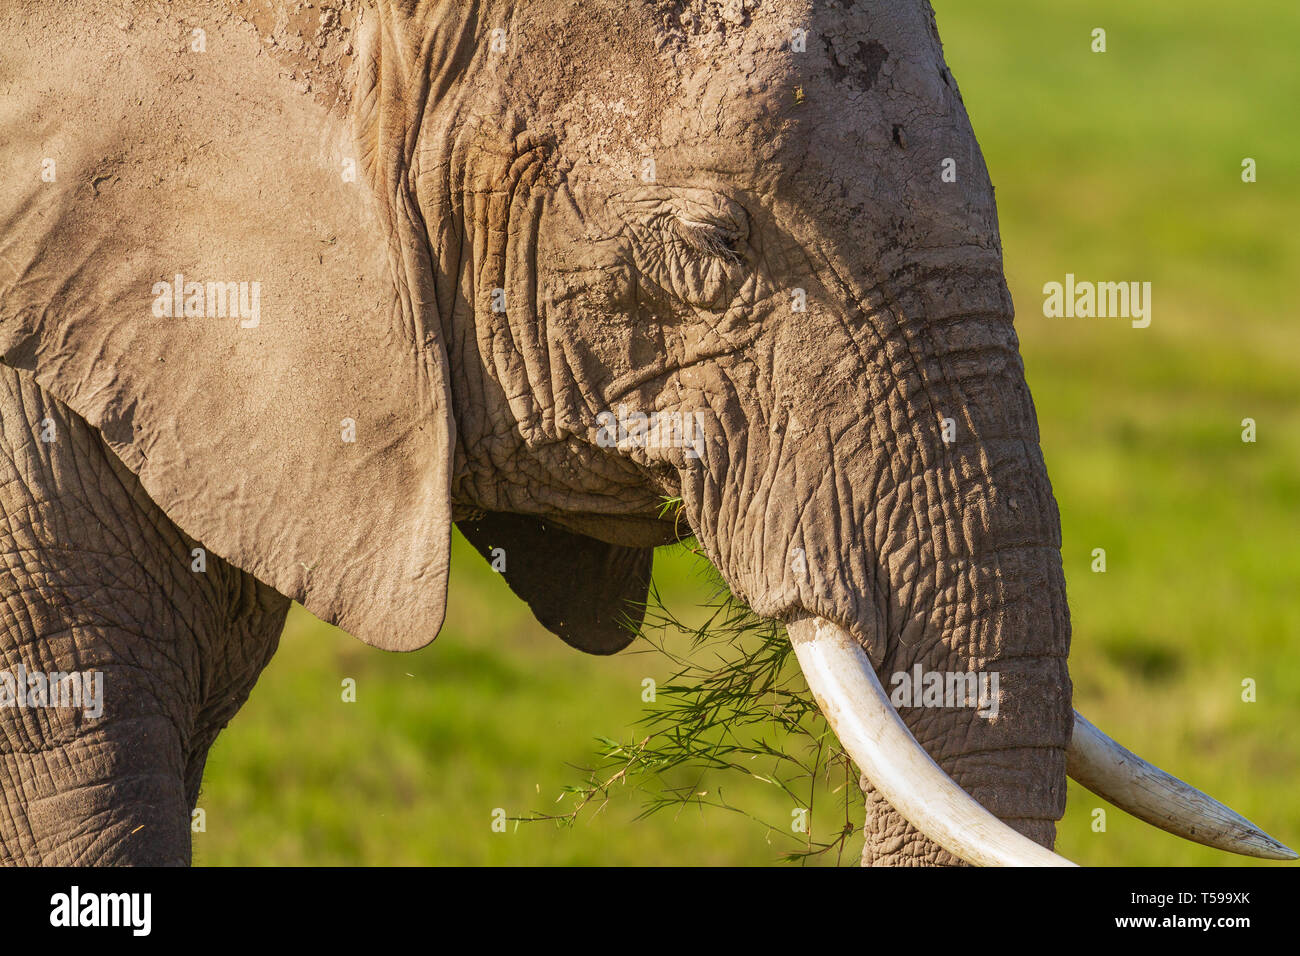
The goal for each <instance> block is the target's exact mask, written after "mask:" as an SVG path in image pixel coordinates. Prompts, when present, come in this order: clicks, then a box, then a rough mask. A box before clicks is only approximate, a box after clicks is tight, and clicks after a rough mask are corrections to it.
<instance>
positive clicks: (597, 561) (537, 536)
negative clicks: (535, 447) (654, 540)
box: [456, 512, 654, 654]
mask: <svg viewBox="0 0 1300 956" xmlns="http://www.w3.org/2000/svg"><path fill="white" fill-rule="evenodd" d="M456 527H458V528H460V530H461V532H462V533H464V535H465V537H466V538H468V539H469V542H470V543H471V544H472V545H474V547H475V548H477V549H478V552H479V553H480V554H482V555H483V557H485V558H487V559H488V561H491V562H494V564H493V566H494V567H496V568H498V570H500V571H501V572H502V574H503V575H504V576H505V579H506V583H507V584H509V585H510V590H512V591H514V592H515V593H516V594H517V595H519V596H520V597H521V598H523V599H524V601H525V602H527V604H528V606H529V607H530V608H532V611H533V614H534V615H536V617H537V620H538V621H539V622H541V624H542V626H543V627H545V628H546V629H547V630H548V631H550V632H551V633H552V634H556V635H558V636H559V637H560V638H561V639H562V640H563V641H564V642H565V643H566V644H568V645H570V646H571V647H576V648H577V649H578V650H580V651H586V652H587V653H588V654H614V653H617V652H618V651H621V650H622V649H623V648H625V647H627V645H628V644H630V643H631V642H632V639H633V638H634V637H635V636H636V632H637V631H638V630H639V629H640V627H641V622H642V620H644V618H645V603H646V594H647V592H648V591H649V589H650V573H651V569H652V565H653V564H654V549H653V548H630V547H624V546H622V545H617V544H606V543H605V542H604V541H597V540H596V539H595V538H589V537H587V536H586V535H582V534H574V533H573V532H571V531H565V530H564V529H563V528H560V527H557V526H556V525H554V524H552V523H549V522H547V521H545V520H543V519H541V518H533V517H529V516H527V515H515V514H502V513H499V512H488V513H487V514H485V515H483V516H482V517H481V518H476V519H474V520H462V521H458V522H456Z"/></svg>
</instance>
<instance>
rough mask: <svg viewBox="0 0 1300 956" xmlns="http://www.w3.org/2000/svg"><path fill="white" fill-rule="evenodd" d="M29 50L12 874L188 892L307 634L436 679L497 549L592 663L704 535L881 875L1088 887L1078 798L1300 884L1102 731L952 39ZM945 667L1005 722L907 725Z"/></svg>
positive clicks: (15, 550) (4, 327)
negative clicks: (1056, 870) (235, 734)
mask: <svg viewBox="0 0 1300 956" xmlns="http://www.w3.org/2000/svg"><path fill="white" fill-rule="evenodd" d="M0 35H4V36H5V37H6V38H8V41H9V42H8V44H7V52H6V57H5V61H4V67H3V72H4V82H5V86H6V93H5V96H4V98H3V101H0V133H2V134H3V141H4V142H5V144H6V145H5V161H6V175H5V176H4V178H3V181H0V363H2V366H0V452H2V453H0V517H2V519H3V520H2V521H0V586H2V591H0V595H2V596H3V599H4V600H3V602H2V603H0V634H2V635H3V636H2V637H0V655H2V656H0V660H2V662H3V668H4V671H5V673H6V674H8V675H10V676H11V677H12V675H13V674H15V673H17V674H19V675H20V676H23V677H25V678H26V680H25V681H21V682H20V681H17V680H12V679H11V680H10V681H9V682H8V683H7V684H6V683H0V704H7V705H6V706H0V794H3V802H4V812H3V813H2V814H0V862H4V863H6V864H75V865H116V864H144V865H187V864H188V863H189V862H190V852H191V847H190V834H189V822H190V812H191V809H192V808H193V807H194V805H195V802H196V799H197V794H198V788H199V784H200V781H201V779H202V774H203V767H204V761H205V758H206V755H207V753H208V750H209V748H210V747H211V745H212V743H213V741H214V739H215V738H216V736H217V734H218V733H219V731H220V730H221V728H223V727H224V726H225V725H226V724H227V723H228V722H229V721H230V720H231V719H232V717H233V716H234V714H235V713H236V712H237V711H238V709H239V707H240V706H241V704H242V703H243V702H244V700H245V699H246V698H247V696H248V694H249V693H250V691H251V688H252V686H253V684H254V682H255V681H256V679H257V677H258V674H259V672H260V671H261V670H262V668H263V667H264V666H265V665H266V664H267V662H268V661H269V659H270V658H271V656H272V654H273V653H274V651H275V649H276V644H277V641H278V635H279V632H280V629H281V627H282V625H283V622H284V619H285V615H286V612H287V609H288V607H289V605H290V602H291V601H298V602H301V604H302V605H303V606H304V607H305V608H307V609H308V610H309V611H311V612H312V613H314V614H315V615H317V616H318V617H320V618H321V619H323V620H325V621H328V622H331V623H334V624H337V625H338V626H339V627H341V628H343V629H344V630H346V631H348V632H349V633H351V634H353V635H354V636H355V637H357V638H359V639H360V640H362V641H364V642H365V643H367V644H370V645H372V646H374V647H377V648H381V649H384V650H389V651H412V650H416V649H418V648H421V647H424V646H426V645H427V644H428V643H429V642H430V641H432V640H433V638H434V637H435V636H436V635H437V633H438V630H439V628H440V626H441V624H442V621H443V615H444V606H445V603H446V597H447V595H446V591H447V572H448V563H449V553H450V541H451V534H452V526H453V524H454V525H456V526H457V527H458V528H459V529H460V530H461V531H462V532H463V533H464V535H465V536H466V537H467V538H468V540H469V541H470V542H471V543H472V544H473V545H474V546H475V547H476V548H477V549H478V550H480V551H481V552H482V553H483V554H484V555H485V556H486V557H488V558H489V559H492V558H493V556H494V555H495V554H496V553H497V552H498V551H500V552H501V553H503V554H504V555H506V556H508V561H507V562H506V565H505V567H506V570H505V577H506V581H507V583H508V585H509V586H510V588H511V589H513V590H514V592H515V593H517V594H518V595H519V596H520V597H521V598H522V599H523V600H524V601H526V602H527V603H528V605H529V606H530V607H531V608H532V610H533V612H534V613H535V615H536V617H537V619H538V620H539V621H540V622H541V624H542V625H543V626H544V627H545V628H546V629H547V630H549V631H551V632H553V633H554V634H556V635H557V636H559V637H560V638H561V639H563V640H564V641H565V642H566V643H568V644H569V645H572V646H573V647H575V648H577V649H579V650H581V651H585V652H588V653H592V654H612V653H615V652H617V651H619V650H621V649H622V648H624V647H625V646H626V645H627V644H628V643H629V641H630V640H631V639H632V634H633V632H634V630H635V628H636V626H637V625H638V624H639V623H640V620H641V615H642V613H643V610H644V602H645V599H646V593H647V588H648V586H649V583H650V574H651V562H652V557H653V554H654V549H655V548H657V547H660V546H664V545H669V544H672V543H674V542H677V541H680V540H682V539H683V538H685V537H692V538H694V539H695V540H696V541H697V542H698V546H699V548H700V550H701V551H702V552H703V553H704V554H705V555H706V556H707V558H708V559H709V560H710V561H711V562H712V564H713V565H714V566H715V567H716V569H717V571H718V572H719V573H720V575H721V576H722V578H723V580H724V581H725V582H726V584H727V586H728V587H729V588H730V589H731V591H732V593H733V594H734V595H736V596H737V597H738V598H739V599H740V600H742V601H743V602H745V603H746V604H748V605H749V607H750V608H752V610H753V611H754V612H755V613H756V614H758V615H760V616H761V617H763V618H769V619H775V620H779V621H781V622H784V623H785V626H786V629H787V632H788V635H789V639H790V641H791V644H792V648H793V652H794V654H795V656H796V657H797V659H798V661H799V664H800V666H801V667H802V668H803V671H804V674H805V676H806V678H807V682H808V686H809V688H810V690H811V692H812V694H813V696H814V697H815V699H816V701H817V702H818V705H819V706H820V708H821V710H822V712H823V713H824V715H825V716H826V718H827V720H828V722H829V724H830V726H831V727H832V728H833V729H834V731H835V733H836V734H837V735H838V737H839V739H840V741H841V742H842V744H843V746H844V747H845V748H846V750H847V752H848V753H849V754H850V755H851V756H852V758H853V760H854V762H855V763H856V764H857V766H858V768H859V770H860V771H861V774H862V777H861V785H862V789H863V793H864V797H863V799H864V800H865V802H866V815H865V824H864V827H863V834H862V838H863V851H862V862H863V863H866V864H872V865H956V864H976V865H1064V864H1066V862H1067V861H1065V860H1063V859H1062V858H1061V857H1059V856H1057V855H1056V854H1055V853H1054V852H1053V849H1052V848H1053V845H1054V840H1055V823H1056V821H1057V820H1059V819H1060V818H1061V816H1062V814H1063V812H1064V805H1065V796H1066V776H1067V774H1069V775H1071V776H1073V777H1074V778H1075V779H1076V780H1078V781H1079V782H1081V783H1082V784H1083V785H1085V786H1086V787H1088V788H1090V789H1091V790H1093V791H1095V792H1096V793H1098V794H1099V795H1101V796H1102V797H1104V798H1105V799H1107V800H1110V801H1111V802H1112V803H1114V804H1116V805H1117V806H1120V807H1121V808H1123V809H1126V810H1128V811H1129V812H1132V813H1134V814H1136V815H1138V816H1140V817H1142V818H1143V819H1145V820H1147V821H1148V822H1151V823H1153V824H1155V825H1157V826H1161V827H1164V828H1165V829H1168V830H1170V831H1171V832H1174V833H1177V834H1179V835H1181V836H1184V837H1187V838H1189V839H1194V840H1198V841H1201V842H1203V843H1207V844H1209V845H1211V846H1216V847H1219V848H1222V849H1225V850H1231V851H1235V852H1240V853H1246V854H1252V855H1256V856H1261V857H1266V858H1273V859H1294V858H1295V854H1294V853H1293V852H1291V851H1290V850H1289V849H1287V848H1286V847H1285V846H1283V845H1282V844H1281V843H1279V842H1277V841H1276V840H1274V839H1273V838H1271V837H1269V836H1267V835H1266V834H1264V833H1263V832H1262V831H1260V830H1259V829H1258V828H1257V827H1255V826H1254V825H1253V824H1251V823H1250V822H1249V821H1247V820H1245V819H1244V818H1242V817H1240V816H1238V815H1237V814H1235V813H1234V812H1233V811H1231V810H1229V809H1228V808H1226V807H1224V806H1223V805H1221V804H1219V803H1218V802H1216V801H1214V800H1212V799H1211V798H1209V797H1208V796H1205V795H1204V794H1202V793H1200V792H1199V791H1197V790H1194V789H1193V788H1191V787H1189V786H1188V785H1186V784H1184V783H1182V782H1181V781H1179V780H1177V779H1176V778H1174V777H1172V776H1170V775H1168V774H1166V773H1164V772H1163V771H1161V770H1159V769H1157V768H1155V767H1153V766H1151V765H1150V764H1148V763H1146V762H1145V761H1143V760H1141V758H1139V757H1137V756H1136V755H1134V754H1132V753H1130V752H1129V751H1127V750H1125V749H1124V748H1122V747H1121V746H1120V745H1119V744H1117V743H1115V742H1114V741H1112V740H1111V739H1110V738H1109V737H1107V736H1106V735H1105V734H1103V733H1102V732H1101V731H1099V730H1097V729H1096V728H1095V727H1093V726H1092V725H1091V724H1089V723H1088V722H1087V721H1086V720H1085V719H1084V718H1083V717H1082V716H1079V715H1076V714H1075V712H1074V711H1073V709H1072V687H1071V683H1070V677H1069V671H1068V668H1067V656H1068V652H1069V644H1070V617H1069V607H1068V603H1067V597H1066V585H1065V576H1064V571H1063V563H1062V558H1061V534H1060V516H1059V513H1058V509H1057V504H1056V501H1055V499H1054V497H1053V493H1052V488H1051V484H1050V482H1049V479H1048V474H1047V468H1046V465H1045V461H1044V457H1043V453H1042V450H1041V448H1040V442H1039V433H1038V425H1037V420H1036V413H1035V409H1034V404H1033V401H1032V398H1031V396H1030V392H1029V389H1028V387H1027V385H1026V377H1025V370H1024V364H1023V361H1022V359H1021V357H1020V353H1019V344H1018V339H1017V336H1016V332H1015V329H1014V326H1013V313H1014V309H1013V304H1012V301H1011V296H1010V293H1009V290H1008V287H1007V284H1006V282H1005V278H1004V272H1003V264H1002V249H1001V240H1000V235H999V227H998V221H997V211H996V206H995V203H994V196H993V187H992V184H991V180H990V176H989V172H988V170H987V169H986V167H985V163H984V159H983V157H982V155H981V152H980V149H979V146H978V144H977V142H976V139H975V135H974V132H973V129H972V126H971V123H970V120H969V118H968V116H967V114H966V110H965V107H964V105H963V102H962V98H961V95H960V93H959V91H958V87H957V83H956V80H955V79H954V78H953V76H952V74H951V72H950V71H949V70H948V67H947V65H946V64H945V61H944V57H943V52H942V48H941V45H940V41H939V35H938V31H937V27H936V21H935V15H934V12H933V10H932V9H931V7H930V4H929V2H928V0H829V2H811V0H620V2H618V3H613V2H608V0H585V2H583V3H581V4H579V3H560V2H556V0H456V2H453V0H318V2H317V3H316V4H314V5H302V4H290V3H285V2H281V0H238V2H229V3H228V2H215V0H187V2H178V3H174V4H169V5H166V6H162V5H158V4H145V3H143V2H92V0H56V2H45V3H41V4H35V3H11V4H6V5H4V7H3V9H0ZM92 479H93V480H92ZM665 499H672V500H679V501H680V509H681V511H680V515H677V516H671V517H670V516H665V514H664V512H663V507H662V505H663V501H664V500H665ZM913 671H915V672H916V673H918V674H920V673H925V674H939V675H947V677H948V678H951V677H952V676H953V675H956V677H957V678H958V680H959V681H960V680H961V679H963V675H989V674H996V675H997V678H998V689H997V696H996V701H997V706H996V714H995V715H992V714H990V713H988V712H985V713H981V712H979V710H978V709H976V708H974V707H970V706H964V705H963V702H961V701H954V700H948V699H944V700H941V701H940V702H939V703H937V704H934V705H933V706H931V705H930V704H931V703H932V702H929V701H926V702H925V703H926V706H895V704H894V702H893V701H892V700H891V697H890V694H889V693H888V692H887V691H886V690H885V687H884V684H883V683H882V677H885V676H887V675H891V674H908V673H912V672H913ZM87 675H94V679H95V680H96V681H98V680H101V679H102V694H100V695H99V697H98V698H97V704H96V708H95V709H98V707H99V706H100V705H102V713H98V714H96V713H95V712H94V711H95V709H92V708H89V707H86V706H81V707H78V706H76V704H77V702H78V700H80V703H81V704H83V705H84V704H86V703H87V701H88V700H89V699H90V698H91V697H92V696H93V690H92V687H97V686H98V685H92V683H90V682H89V679H88V677H87ZM78 676H80V677H83V678H87V680H86V682H84V683H83V684H81V685H78V684H77V679H78ZM32 681H35V684H33V683H32ZM69 682H71V683H70V684H69ZM24 683H26V685H27V686H26V696H25V697H24V686H23V684H24ZM69 686H71V689H72V690H74V691H75V690H78V689H80V691H81V695H82V696H81V697H80V698H77V697H76V695H74V694H71V693H70V692H69V691H68V687H69ZM56 687H57V688H58V689H60V691H61V692H63V696H62V697H61V698H59V700H60V701H61V702H62V703H61V705H60V704H57V703H56V701H55V697H56V695H55V690H56ZM38 689H39V690H40V695H41V696H33V694H34V693H36V690H38ZM6 693H7V694H8V699H7V701H6V699H5V694H6ZM15 699H16V704H17V705H15ZM24 703H25V704H26V706H24ZM914 703H916V702H914ZM63 705H67V706H63Z"/></svg>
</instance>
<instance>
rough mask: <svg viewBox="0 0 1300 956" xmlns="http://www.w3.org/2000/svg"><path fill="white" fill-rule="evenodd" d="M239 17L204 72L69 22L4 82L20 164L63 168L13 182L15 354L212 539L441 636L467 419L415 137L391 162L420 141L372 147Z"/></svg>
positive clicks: (275, 579)
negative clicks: (412, 197) (428, 252)
mask: <svg viewBox="0 0 1300 956" xmlns="http://www.w3.org/2000/svg"><path fill="white" fill-rule="evenodd" d="M231 30H232V32H230V33H229V34H226V35H223V38H222V39H223V42H221V43H217V42H215V41H213V40H212V39H210V40H209V52H207V53H206V54H205V55H202V56H198V55H195V56H190V57H188V58H187V59H186V67H185V69H186V70H191V71H192V73H193V75H192V77H191V78H190V81H189V82H188V83H178V82H177V81H176V80H175V79H174V77H173V76H172V75H171V72H174V70H173V68H172V67H170V66H167V67H164V66H162V65H163V64H167V63H170V62H172V61H174V59H175V54H174V52H171V51H170V47H168V46H167V44H168V43H170V40H167V39H166V38H158V39H157V40H156V42H153V46H151V45H150V43H151V42H152V41H151V40H150V38H149V37H147V36H146V37H141V38H140V40H139V46H140V47H141V49H139V50H137V51H136V52H134V53H133V54H132V57H133V59H132V62H134V63H138V64H151V63H152V64H159V66H158V68H157V71H156V72H154V71H152V70H150V69H148V68H146V67H143V66H141V67H140V68H139V69H133V70H116V69H115V68H114V67H113V66H112V62H116V61H112V60H111V58H110V57H108V54H107V53H104V54H102V55H101V54H100V53H98V52H97V51H96V50H95V49H94V48H89V49H87V48H74V47H73V45H71V44H55V43H49V42H46V43H43V44H28V45H27V47H26V48H25V49H24V51H23V52H22V53H20V54H19V55H17V56H16V58H15V60H16V62H10V63H8V64H7V67H6V68H7V71H8V72H9V73H10V75H11V76H16V77H21V83H20V84H19V85H20V86H21V87H22V88H24V89H28V90H43V91H45V93H44V94H43V98H42V97H35V96H32V97H22V96H18V95H15V96H6V97H4V100H3V103H0V139H3V140H4V141H5V142H6V144H7V145H6V150H7V151H8V157H9V162H10V164H11V168H13V169H30V170H35V171H39V170H41V168H42V159H43V157H45V156H52V157H53V158H54V159H55V160H56V162H57V169H58V177H57V180H56V181H53V182H42V181H40V177H39V176H38V175H35V174H34V175H33V176H31V177H21V178H20V177H18V176H6V177H4V178H3V180H0V236H2V237H3V238H2V240H0V243H2V244H3V247H4V252H3V254H2V255H0V359H2V360H3V361H4V362H5V363H7V364H10V365H13V366H16V367H19V368H25V369H28V370H30V371H32V372H33V373H34V375H35V377H36V380H37V381H38V382H39V384H40V385H41V386H42V387H43V388H45V389H46V390H47V391H49V392H50V393H51V394H53V395H54V396H55V397H57V398H59V399H61V400H62V401H63V402H65V403H66V404H67V405H69V406H70V407H71V408H72V409H74V410H75V411H76V412H78V413H79V414H80V415H82V416H83V417H84V418H85V419H86V420H87V421H89V422H90V423H91V424H92V425H94V426H95V427H97V428H99V429H100V430H101V431H102V433H103V435H104V437H105V438H106V439H107V441H108V443H109V445H110V446H111V447H112V448H113V450H114V451H115V452H116V453H117V455H118V456H119V457H120V458H121V459H122V460H123V462H125V463H126V465H127V466H128V467H129V468H130V469H131V470H132V471H134V472H135V473H136V474H137V475H139V477H140V479H141V482H142V484H143V486H144V488H145V489H146V490H147V491H148V493H149V494H150V495H151V496H152V497H153V498H154V500H155V501H156V502H157V503H158V504H159V505H160V506H161V507H162V508H163V510H164V511H165V512H166V513H167V514H168V516H169V517H170V518H171V519H172V520H173V521H175V522H176V523H177V524H178V525H179V526H180V527H181V528H182V529H184V530H185V531H186V532H187V533H188V534H189V535H191V536H192V537H194V538H196V539H197V540H199V541H201V542H202V543H203V544H204V546H205V547H207V548H209V549H211V550H212V551H213V552H215V553H216V554H218V555H220V556H221V557H223V558H225V559H226V560H228V561H230V562H231V563H233V564H235V565H237V566H238V567H240V568H243V569H245V570H247V571H249V572H251V573H253V574H254V575H256V576H257V577H258V578H260V579H261V580H263V581H265V582H266V583H267V584H269V585H271V586H272V587H274V588H276V590H278V591H280V592H281V593H283V594H286V595H288V596H290V597H292V598H295V599H297V600H299V601H301V602H302V603H303V604H304V605H305V606H306V607H307V608H308V609H309V610H311V611H312V612H313V613H315V614H317V615H318V616H320V617H322V618H324V619H325V620H327V621H331V622H333V623H336V624H338V625H339V626H341V627H343V628H345V629H346V630H348V631H350V632H352V633H353V634H355V635H356V636H358V637H360V638H361V639H362V640H364V641H366V642H367V643H370V644H373V645H375V646H377V647H382V648H387V649H392V650H411V649H415V648H418V647H422V646H423V645H425V644H426V643H428V642H429V641H430V640H432V639H433V637H434V636H435V635H436V634H437V632H438V629H439V627H440V626H441V623H442V618H443V608H444V604H445V596H446V573H447V563H448V554H449V545H450V540H449V537H450V527H451V524H450V521H451V509H450V478H449V474H450V455H451V448H452V439H453V428H454V424H453V420H452V416H451V410H450V406H449V389H448V368H447V356H446V351H445V349H444V347H443V343H442V341H441V339H440V332H439V321H438V316H437V311H436V308H435V307H434V305H433V302H434V300H435V296H434V294H433V290H432V288H431V279H430V278H429V277H430V276H431V274H432V273H431V270H430V269H429V268H428V264H427V260H426V261H423V262H421V261H418V260H413V259H412V256H417V255H423V253H419V252H416V253H412V252H411V251H410V250H411V249H412V248H415V249H417V250H423V249H425V248H426V244H425V243H424V240H423V238H422V237H419V236H413V235H411V234H410V229H411V223H410V222H409V218H410V215H409V213H404V212H394V211H393V207H395V206H399V205H402V204H403V198H402V196H403V194H401V193H400V192H399V190H400V187H399V186H396V185H394V184H393V182H392V179H391V177H390V176H388V175H386V174H385V170H386V169H388V168H389V167H390V166H398V165H400V163H401V161H402V159H403V158H405V159H407V160H409V154H406V155H404V157H403V156H399V157H398V158H397V159H394V160H392V161H391V163H389V161H388V160H387V159H386V158H385V157H386V156H387V154H388V153H389V152H393V151H396V152H397V153H399V154H400V153H402V152H403V146H404V145H405V144H403V143H400V142H399V143H396V144H394V143H392V142H391V140H392V137H394V136H396V135H397V133H396V132H395V131H390V130H376V131H375V134H374V137H373V138H372V139H371V140H370V141H368V142H367V143H366V145H365V149H366V150H367V151H369V155H368V156H364V157H363V156H358V155H356V154H357V152H358V149H357V148H356V146H355V145H354V143H355V140H354V138H353V135H352V131H351V129H350V127H349V123H348V122H347V121H346V120H345V119H344V118H343V117H342V116H339V115H336V114H334V113H331V112H328V111H327V110H326V109H325V108H323V107H321V106H319V105H317V104H316V103H314V102H313V100H312V97H311V96H308V95H303V94H301V93H300V92H297V91H295V90H294V89H293V84H292V82H291V81H289V80H287V79H284V78H282V77H281V74H282V73H283V72H284V71H283V70H281V69H280V68H279V65H278V64H276V63H275V62H274V61H273V59H272V58H270V57H268V56H264V55H262V56H259V55H258V54H259V48H258V41H257V38H256V37H255V36H252V35H251V33H250V35H249V36H245V35H244V34H242V33H239V32H237V31H233V28H231ZM19 46H23V45H22V44H19ZM107 71H112V72H113V74H114V76H113V83H112V84H105V83H104V82H103V76H104V73H105V72H107ZM169 71H170V72H169ZM250 91H256V92H255V93H250ZM358 95H360V94H358ZM48 102H58V103H59V104H60V105H59V110H58V111H57V114H55V115H57V117H58V120H59V122H60V123H62V124H64V126H65V127H66V128H64V129H59V130H55V131H53V132H51V129H52V123H53V122H54V121H53V119H52V118H51V115H52V114H49V113H48V112H47V110H46V107H47V105H48ZM38 130H39V131H44V132H43V133H39V134H38V133H36V132H33V131H38ZM106 157H107V158H106ZM386 163H388V165H385V164H386ZM353 169H366V170H368V171H369V172H370V174H371V175H370V176H369V177H367V176H366V175H354V176H352V177H351V178H349V175H348V173H349V171H350V170H353ZM367 179H369V180H370V181H369V182H367ZM376 196H378V197H379V198H378V200H376V198H375V197H376ZM399 219H400V220H401V221H400V222H399V221H397V220H399ZM178 277H183V278H178ZM37 424H38V423H33V427H36V426H37ZM158 560H160V561H186V562H187V563H188V561H189V560H190V558H189V555H162V556H158Z"/></svg>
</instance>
